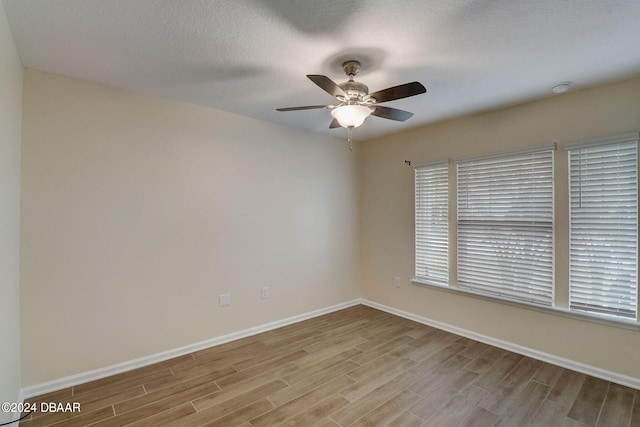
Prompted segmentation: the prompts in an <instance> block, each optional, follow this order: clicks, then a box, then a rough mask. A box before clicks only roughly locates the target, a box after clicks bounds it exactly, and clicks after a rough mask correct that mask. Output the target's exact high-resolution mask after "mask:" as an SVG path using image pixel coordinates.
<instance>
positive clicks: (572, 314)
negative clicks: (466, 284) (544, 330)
mask: <svg viewBox="0 0 640 427" xmlns="http://www.w3.org/2000/svg"><path fill="white" fill-rule="evenodd" d="M411 283H413V284H414V285H417V286H423V287H426V288H431V289H436V290H439V291H444V292H449V293H453V294H457V295H464V296H468V297H472V298H478V299H482V300H485V301H491V302H497V303H499V304H505V305H510V306H512V307H518V308H524V309H528V310H533V311H538V312H541V313H547V314H553V315H556V316H562V317H568V318H570V319H576V320H583V321H586V322H592V323H599V324H601V325H607V326H613V327H617V328H624V329H631V330H635V331H640V323H638V322H635V321H632V320H629V321H624V320H618V319H612V318H610V317H604V316H598V315H592V314H586V313H580V312H576V311H570V310H568V309H564V308H558V307H545V306H541V305H536V304H529V303H526V302H521V301H515V300H508V299H504V298H499V297H496V296H492V295H487V294H483V293H480V292H474V291H470V290H467V289H459V288H455V287H452V286H446V285H440V284H435V283H432V282H428V281H426V280H424V279H418V278H413V279H411Z"/></svg>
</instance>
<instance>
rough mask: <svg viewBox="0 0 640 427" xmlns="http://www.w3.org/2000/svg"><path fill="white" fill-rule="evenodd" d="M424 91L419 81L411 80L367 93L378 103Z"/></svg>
mask: <svg viewBox="0 0 640 427" xmlns="http://www.w3.org/2000/svg"><path fill="white" fill-rule="evenodd" d="M426 91H427V89H426V88H425V87H424V86H422V84H421V83H419V82H411V83H405V84H403V85H399V86H394V87H390V88H387V89H382V90H379V91H377V92H373V93H371V94H369V98H374V99H375V100H376V103H380V102H387V101H393V100H395V99H402V98H407V97H409V96H414V95H420V94H421V93H425V92H426Z"/></svg>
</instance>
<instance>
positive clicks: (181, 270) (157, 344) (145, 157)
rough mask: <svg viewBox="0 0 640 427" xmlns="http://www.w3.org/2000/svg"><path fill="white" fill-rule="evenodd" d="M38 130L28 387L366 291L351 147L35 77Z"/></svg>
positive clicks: (29, 220) (31, 216)
mask: <svg viewBox="0 0 640 427" xmlns="http://www.w3.org/2000/svg"><path fill="white" fill-rule="evenodd" d="M247 102H250V100H248V101H247ZM23 119H24V133H23V152H22V156H23V157H22V184H23V188H22V224H23V234H22V252H21V257H22V258H21V273H22V279H21V280H22V322H23V331H22V336H23V362H22V364H23V368H22V372H23V384H24V386H29V385H33V384H36V383H41V382H44V381H48V380H54V379H59V378H61V377H64V376H68V375H71V374H76V373H81V372H85V371H88V370H91V369H96V368H100V367H104V366H108V365H111V364H115V363H119V362H124V361H129V360H131V359H134V358H137V357H142V356H148V355H152V354H155V353H158V352H161V351H164V350H170V349H175V348H179V347H181V346H185V345H189V344H193V343H196V342H199V341H202V340H207V339H210V338H214V337H218V336H222V335H225V334H228V333H232V332H237V331H240V330H243V329H246V328H249V327H253V326H257V325H262V324H265V323H267V322H271V321H276V320H281V319H284V318H287V317H289V316H293V315H297V314H301V313H306V312H309V311H312V310H315V309H321V308H325V307H328V306H331V305H334V304H337V303H341V302H345V301H349V300H352V299H354V298H356V297H357V296H358V288H357V275H358V269H357V263H358V252H357V250H358V239H357V210H356V202H357V195H356V171H355V167H354V164H353V162H354V156H353V154H352V153H350V152H349V149H348V145H347V144H346V142H345V141H344V140H342V139H334V138H329V137H326V136H322V135H316V134H310V133H308V132H303V131H300V130H294V129H290V128H285V127H281V126H276V125H273V124H269V123H266V122H261V121H257V120H253V119H249V118H245V117H241V116H237V115H233V114H228V113H224V112H220V111H214V110H210V109H206V108H202V107H197V106H193V105H188V104H183V103H179V102H174V101H170V100H166V99H161V98H154V97H150V96H144V95H139V94H135V93H131V92H126V91H121V90H116V89H112V88H108V87H104V86H99V85H96V84H93V83H88V82H83V81H79V80H74V79H70V78H65V77H60V76H56V75H51V74H46V73H42V72H37V71H32V70H27V71H26V72H25V82H24V117H23ZM262 286H269V287H270V289H271V297H270V298H269V299H266V300H262V299H261V297H260V289H261V287H262ZM222 293H231V294H232V301H233V302H232V305H231V306H229V307H223V308H220V307H218V296H219V294H222Z"/></svg>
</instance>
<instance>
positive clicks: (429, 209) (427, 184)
mask: <svg viewBox="0 0 640 427" xmlns="http://www.w3.org/2000/svg"><path fill="white" fill-rule="evenodd" d="M415 203H416V209H415V211H416V214H415V215H416V218H415V239H416V241H415V245H416V252H415V253H416V278H419V279H422V280H426V281H428V282H432V283H435V284H441V285H446V284H448V281H449V165H448V163H439V164H434V165H428V166H422V167H416V169H415Z"/></svg>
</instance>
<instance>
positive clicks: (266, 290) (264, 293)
mask: <svg viewBox="0 0 640 427" xmlns="http://www.w3.org/2000/svg"><path fill="white" fill-rule="evenodd" d="M267 298H269V287H268V286H263V287H262V299H267Z"/></svg>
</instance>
